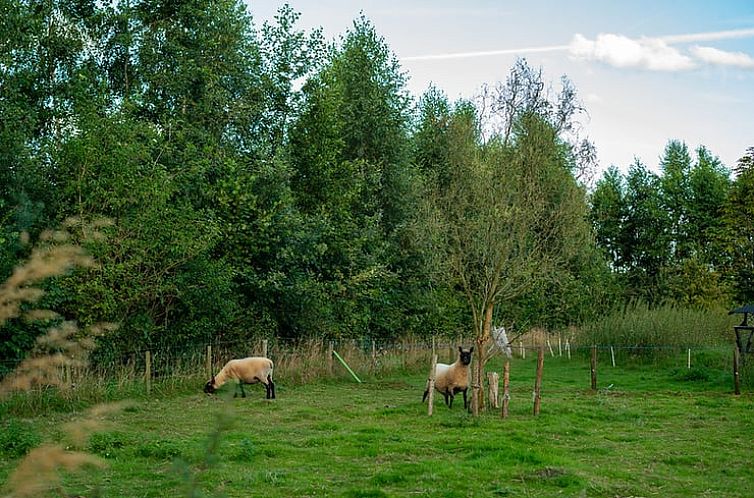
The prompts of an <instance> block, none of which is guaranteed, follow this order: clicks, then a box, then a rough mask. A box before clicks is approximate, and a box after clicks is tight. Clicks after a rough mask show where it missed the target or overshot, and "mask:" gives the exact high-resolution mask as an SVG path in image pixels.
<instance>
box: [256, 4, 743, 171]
mask: <svg viewBox="0 0 754 498" xmlns="http://www.w3.org/2000/svg"><path fill="white" fill-rule="evenodd" d="M247 2H248V3H249V4H250V5H251V8H250V10H251V13H252V15H253V17H254V20H255V24H257V25H259V24H261V23H262V22H264V21H265V20H271V19H272V17H273V16H274V14H275V11H276V10H277V8H278V7H279V6H280V5H282V4H283V3H285V2H277V1H270V0H264V1H255V0H247ZM287 3H289V4H290V5H291V6H292V7H293V8H294V9H295V10H296V11H298V12H300V13H301V19H300V27H302V28H306V29H308V28H312V27H320V26H321V27H322V28H323V30H324V34H325V36H326V37H327V38H328V39H332V38H335V37H337V36H338V35H340V34H342V33H343V32H345V31H346V30H347V29H348V28H349V27H350V26H351V25H352V22H353V20H354V19H355V18H356V17H358V15H359V13H360V12H362V11H363V13H364V14H365V15H366V16H367V17H368V18H369V19H370V20H371V21H372V22H373V23H374V25H375V27H376V29H377V31H378V32H379V33H380V34H381V35H383V36H384V37H385V39H386V41H387V43H388V45H389V46H390V48H391V49H392V50H393V52H394V53H395V54H396V56H397V57H398V58H399V59H401V65H402V67H403V69H404V70H405V71H406V72H407V74H408V76H409V78H410V79H409V83H408V89H409V91H411V92H412V93H413V94H415V95H417V96H418V95H420V94H421V93H422V92H423V91H424V90H426V88H427V87H428V86H429V84H430V83H433V84H434V85H435V86H437V87H438V88H440V89H442V90H443V91H445V93H446V94H447V95H448V96H449V97H450V98H451V99H456V98H458V97H467V98H468V97H473V96H474V95H475V94H476V93H477V92H478V91H479V89H480V87H481V86H482V85H483V84H490V85H494V84H495V83H497V82H499V81H503V80H505V78H506V76H507V74H508V71H509V70H510V68H511V66H512V65H513V63H514V62H515V60H516V58H517V57H525V58H526V59H527V61H528V62H529V64H530V65H532V66H534V67H539V66H541V67H542V68H543V71H544V74H545V77H546V78H547V79H548V80H549V81H552V82H553V83H554V84H555V85H556V88H557V83H558V81H559V79H560V76H561V75H564V74H565V75H566V76H568V78H569V79H570V80H571V81H572V82H573V83H574V84H575V86H576V88H577V90H578V92H579V95H580V97H581V99H582V101H583V102H584V104H585V107H586V108H587V111H588V113H589V117H588V120H587V121H586V122H585V128H584V132H585V133H586V134H587V135H588V136H589V137H590V138H591V140H592V141H593V142H594V143H595V145H596V147H597V152H598V159H599V162H600V168H601V169H605V168H606V167H608V166H609V165H611V164H614V165H616V166H618V167H619V168H620V169H621V170H624V171H625V170H626V169H627V168H628V166H629V165H630V164H632V163H633V161H634V157H637V158H639V159H640V160H641V161H642V162H643V163H644V164H646V165H647V166H649V167H650V168H652V169H654V170H658V162H659V156H660V155H661V154H662V152H663V150H664V148H665V145H666V143H667V142H668V140H670V139H678V140H682V141H684V142H686V144H687V145H688V146H689V148H690V149H692V150H693V149H695V148H696V147H697V146H698V145H705V146H706V147H707V148H708V149H710V150H711V152H712V153H713V154H715V155H717V156H718V157H720V159H721V160H722V161H723V163H724V164H725V165H726V166H728V167H733V166H734V165H735V163H736V161H737V160H738V159H739V158H740V157H741V156H743V155H744V153H745V151H746V148H747V147H751V146H754V1H751V0H747V1H743V0H741V1H717V2H712V1H697V0H684V1H680V0H679V1H644V0H638V1H637V0H634V1H632V2H617V1H597V0H573V1H569V2H552V1H549V2H548V1H540V0H529V1H520V0H506V1H497V2H495V1H466V2H460V1H457V0H455V1H450V0H432V1H428V0H427V1H412V0H403V1H397V0H379V1H377V0H374V1H364V2H350V1H336V0H300V1H295V0H293V1H290V2H287Z"/></svg>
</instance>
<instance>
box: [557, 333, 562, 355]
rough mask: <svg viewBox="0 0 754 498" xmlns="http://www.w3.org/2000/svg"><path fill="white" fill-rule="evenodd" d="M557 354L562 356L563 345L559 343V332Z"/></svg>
mask: <svg viewBox="0 0 754 498" xmlns="http://www.w3.org/2000/svg"><path fill="white" fill-rule="evenodd" d="M558 356H563V346H562V345H561V339H560V334H558Z"/></svg>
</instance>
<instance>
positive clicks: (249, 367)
mask: <svg viewBox="0 0 754 498" xmlns="http://www.w3.org/2000/svg"><path fill="white" fill-rule="evenodd" d="M272 368H273V363H272V360H270V359H269V358H262V357H258V356H252V357H249V358H241V359H238V360H230V361H229V362H228V363H226V364H225V366H224V367H223V369H222V370H220V372H219V373H218V374H217V375H213V376H212V378H211V379H210V380H208V381H207V383H206V384H205V385H204V392H205V393H207V394H212V393H214V392H215V391H216V390H217V389H219V388H220V387H221V386H222V385H223V384H225V383H226V382H227V381H228V380H238V384H236V393H235V394H234V397H235V396H237V395H238V386H241V396H242V397H244V398H245V397H246V391H244V389H243V385H244V384H257V383H262V384H264V387H265V388H266V389H267V399H275V383H274V382H272Z"/></svg>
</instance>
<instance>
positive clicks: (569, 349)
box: [566, 339, 571, 360]
mask: <svg viewBox="0 0 754 498" xmlns="http://www.w3.org/2000/svg"><path fill="white" fill-rule="evenodd" d="M566 353H567V354H568V359H569V360H570V359H571V342H570V341H569V340H568V339H566Z"/></svg>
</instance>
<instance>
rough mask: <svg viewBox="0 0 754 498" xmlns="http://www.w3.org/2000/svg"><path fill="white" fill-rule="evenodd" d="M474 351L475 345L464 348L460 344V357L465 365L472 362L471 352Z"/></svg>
mask: <svg viewBox="0 0 754 498" xmlns="http://www.w3.org/2000/svg"><path fill="white" fill-rule="evenodd" d="M473 352H474V348H473V347H470V348H469V349H463V348H462V347H461V346H458V353H459V358H460V359H461V363H462V364H463V365H468V364H470V363H471V353H473Z"/></svg>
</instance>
